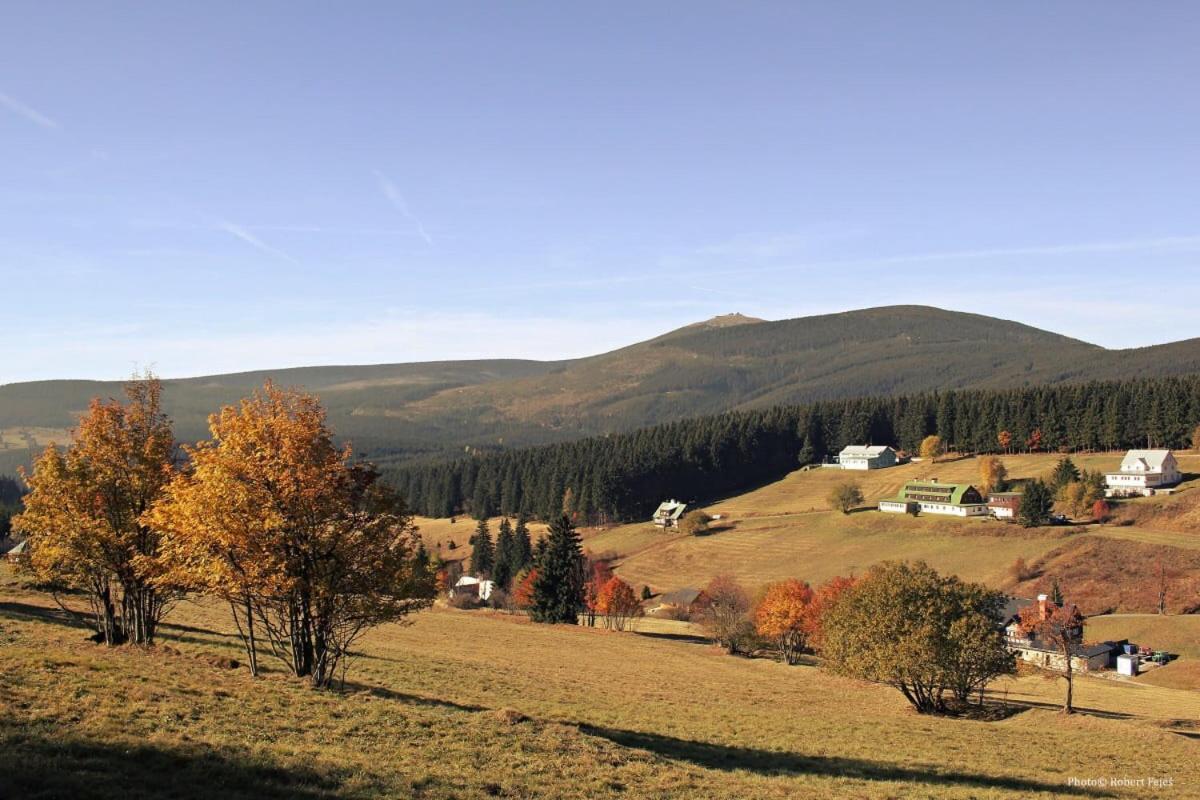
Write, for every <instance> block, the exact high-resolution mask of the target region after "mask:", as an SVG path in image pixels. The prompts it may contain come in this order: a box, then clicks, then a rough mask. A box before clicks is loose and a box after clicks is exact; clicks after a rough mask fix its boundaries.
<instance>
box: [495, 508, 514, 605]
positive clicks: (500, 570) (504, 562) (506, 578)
mask: <svg viewBox="0 0 1200 800" xmlns="http://www.w3.org/2000/svg"><path fill="white" fill-rule="evenodd" d="M514 544H515V541H514V539H513V528H512V523H511V522H509V521H508V517H505V518H504V519H502V520H500V532H499V533H498V534H496V559H495V561H496V563H495V566H494V567H493V568H492V580H494V581H495V582H496V585H497V586H499V587H500V588H501V589H504V590H505V591H508V587H509V585H510V584H511V583H512V578H513V575H516V574H517V573H516V572H514V571H513V545H514Z"/></svg>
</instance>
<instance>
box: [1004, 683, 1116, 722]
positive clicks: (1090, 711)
mask: <svg viewBox="0 0 1200 800" xmlns="http://www.w3.org/2000/svg"><path fill="white" fill-rule="evenodd" d="M985 697H986V698H987V699H988V700H990V701H992V702H994V703H998V704H1000V705H1008V706H1015V707H1017V708H1025V709H1029V708H1042V709H1045V710H1047V711H1062V703H1048V702H1043V701H1040V700H1014V699H1013V698H1011V697H1005V695H1004V693H1003V692H997V691H993V690H991V689H989V690H988V691H987V692H985ZM1072 708H1073V709H1074V711H1075V713H1076V714H1083V715H1084V716H1088V717H1099V718H1100V719H1116V720H1121V719H1138V715H1137V714H1129V713H1126V712H1124V711H1106V710H1104V709H1102V708H1089V707H1088V706H1078V705H1074V706H1072Z"/></svg>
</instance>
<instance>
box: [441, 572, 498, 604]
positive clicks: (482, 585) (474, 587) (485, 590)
mask: <svg viewBox="0 0 1200 800" xmlns="http://www.w3.org/2000/svg"><path fill="white" fill-rule="evenodd" d="M495 588H496V584H495V583H494V582H492V581H489V580H480V579H479V578H473V577H471V576H470V575H463V576H462V577H461V578H459V579H458V582H457V583H455V584H454V588H453V589H451V590H450V596H451V597H455V596H457V595H459V594H466V595H470V596H473V597H478V598H479V599H480V600H488V599H489V598H491V596H492V591H493V590H494V589H495Z"/></svg>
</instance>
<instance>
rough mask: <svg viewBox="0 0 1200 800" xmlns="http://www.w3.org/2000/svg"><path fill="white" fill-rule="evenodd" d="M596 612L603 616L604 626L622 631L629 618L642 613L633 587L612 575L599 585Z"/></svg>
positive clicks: (626, 625) (631, 618)
mask: <svg viewBox="0 0 1200 800" xmlns="http://www.w3.org/2000/svg"><path fill="white" fill-rule="evenodd" d="M596 612H597V613H599V614H601V615H603V616H604V627H606V628H609V629H611V630H618V631H623V630H625V628H626V627H628V625H629V623H630V621H631V620H633V619H634V618H635V617H640V616H641V615H642V604H641V603H640V602H639V601H638V599H637V595H635V594H634V593H633V587H632V586H630V585H629V584H628V583H626V582H625V581H623V580H621V579H620V578H618V577H617V576H616V575H613V576H612V577H611V578H609V579H608V581H607V582H605V584H604V585H603V586H602V587H600V592H599V594H598V596H597V599H596Z"/></svg>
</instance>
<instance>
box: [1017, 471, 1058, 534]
mask: <svg viewBox="0 0 1200 800" xmlns="http://www.w3.org/2000/svg"><path fill="white" fill-rule="evenodd" d="M1053 508H1054V494H1053V493H1052V492H1051V491H1050V487H1049V486H1047V485H1046V484H1045V482H1044V481H1042V480H1033V481H1030V482H1029V483H1027V484H1026V485H1025V492H1024V494H1022V495H1021V505H1020V507H1019V508H1018V509H1017V519H1018V520H1019V521H1020V522H1021V524H1022V525H1024V526H1025V527H1026V528H1036V527H1037V526H1039V525H1045V524H1046V523H1047V522H1049V521H1050V511H1051V510H1052V509H1053Z"/></svg>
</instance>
